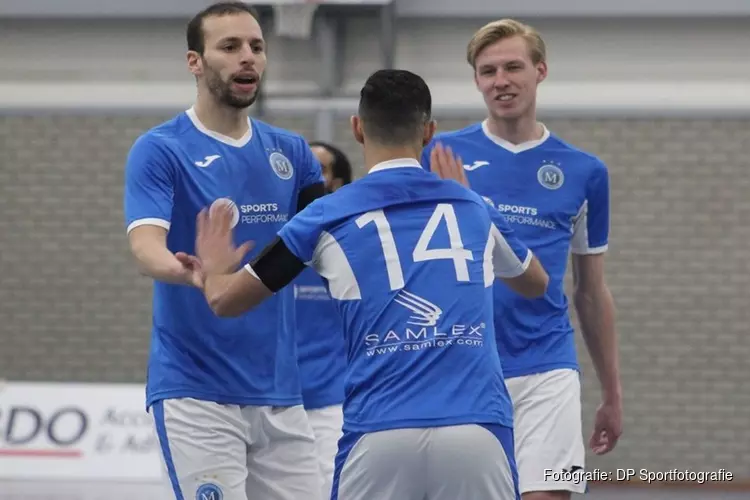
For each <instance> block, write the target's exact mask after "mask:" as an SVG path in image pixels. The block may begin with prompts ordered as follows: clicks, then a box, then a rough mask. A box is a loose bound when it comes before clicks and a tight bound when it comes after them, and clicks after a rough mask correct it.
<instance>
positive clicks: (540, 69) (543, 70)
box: [536, 61, 547, 83]
mask: <svg viewBox="0 0 750 500" xmlns="http://www.w3.org/2000/svg"><path fill="white" fill-rule="evenodd" d="M546 78H547V63H546V62H544V61H542V62H540V63H539V64H537V65H536V83H542V82H543V81H544V80H545V79H546Z"/></svg>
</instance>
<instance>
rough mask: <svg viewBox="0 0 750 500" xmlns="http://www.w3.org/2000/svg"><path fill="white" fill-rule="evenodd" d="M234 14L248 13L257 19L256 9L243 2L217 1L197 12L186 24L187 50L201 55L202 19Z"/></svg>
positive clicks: (204, 41)
mask: <svg viewBox="0 0 750 500" xmlns="http://www.w3.org/2000/svg"><path fill="white" fill-rule="evenodd" d="M236 14H250V15H251V16H253V17H254V18H255V19H256V20H257V19H258V13H257V11H256V10H255V9H254V8H253V7H251V6H250V5H248V4H246V3H244V2H218V3H215V4H212V5H209V6H208V7H206V8H205V9H203V10H202V11H200V12H198V13H197V14H196V15H195V16H193V18H192V19H191V20H190V22H189V23H188V25H187V33H186V35H187V47H188V50H192V51H195V52H197V53H199V54H201V55H202V54H203V51H204V50H205V49H206V39H205V37H204V34H203V20H204V19H206V18H207V17H220V16H231V15H236Z"/></svg>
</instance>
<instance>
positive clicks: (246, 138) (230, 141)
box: [185, 107, 253, 148]
mask: <svg viewBox="0 0 750 500" xmlns="http://www.w3.org/2000/svg"><path fill="white" fill-rule="evenodd" d="M185 113H187V116H188V118H190V121H191V122H193V125H194V126H195V128H197V129H198V130H200V131H201V132H202V133H204V134H206V135H207V136H209V137H212V138H214V139H216V140H217V141H219V142H223V143H224V144H226V145H228V146H234V147H236V148H241V147H243V146H245V145H246V144H247V143H248V142H250V139H252V137H253V124H252V122H251V121H250V117H249V116H248V118H247V125H248V128H247V132H245V135H243V136H242V137H240V138H239V139H234V138H232V137H229V136H226V135H224V134H220V133H218V132H214V131H213V130H209V129H207V128H206V126H205V125H203V124H202V123H201V121H200V120H199V119H198V115H196V114H195V108H193V107H191V108H190V109H188V110H187V111H185Z"/></svg>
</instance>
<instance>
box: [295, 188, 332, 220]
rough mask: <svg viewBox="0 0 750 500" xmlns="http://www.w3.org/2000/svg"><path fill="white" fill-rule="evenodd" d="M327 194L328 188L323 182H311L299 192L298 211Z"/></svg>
mask: <svg viewBox="0 0 750 500" xmlns="http://www.w3.org/2000/svg"><path fill="white" fill-rule="evenodd" d="M325 194H326V188H325V186H324V185H323V183H322V182H318V183H317V184H310V185H309V186H307V187H306V188H305V189H303V190H302V191H300V192H299V196H298V197H297V213H299V212H301V211H302V210H303V209H304V208H305V207H306V206H307V205H309V204H310V203H312V202H313V201H315V200H317V199H318V198H320V197H321V196H323V195H325Z"/></svg>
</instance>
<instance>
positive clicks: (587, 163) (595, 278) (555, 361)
mask: <svg viewBox="0 0 750 500" xmlns="http://www.w3.org/2000/svg"><path fill="white" fill-rule="evenodd" d="M467 60H468V63H469V64H470V65H471V67H472V68H473V71H474V81H475V83H476V86H477V89H478V90H479V91H480V92H481V94H482V96H483V98H484V102H485V105H486V107H487V119H486V120H484V121H483V122H481V123H477V124H474V125H471V126H469V127H467V128H465V129H462V130H458V131H454V132H448V133H443V134H439V135H438V136H436V137H435V139H434V140H433V142H432V144H431V146H430V147H428V148H427V150H426V151H425V153H424V155H423V162H422V163H423V165H425V167H426V166H427V165H428V164H430V163H433V164H434V163H435V156H434V152H435V151H436V150H435V148H434V146H435V145H436V144H439V143H442V145H443V146H445V147H447V148H450V149H451V150H452V152H453V153H454V154H456V155H458V156H460V157H461V158H462V159H463V163H464V169H465V171H466V172H465V173H466V176H465V177H466V179H467V180H465V181H464V182H466V183H468V185H469V186H470V187H471V188H472V189H473V190H475V191H477V192H478V193H479V194H481V195H482V196H483V197H484V198H485V200H486V201H488V202H491V203H492V204H493V205H494V206H495V207H496V208H497V209H498V210H499V211H500V212H501V213H503V214H504V215H505V217H506V220H507V221H508V222H509V223H510V226H511V227H512V228H513V230H514V231H516V232H517V234H518V235H519V237H520V238H521V239H522V240H523V241H524V242H525V243H526V244H528V245H529V247H530V248H531V249H532V251H533V252H534V253H535V254H536V255H538V256H539V259H540V261H541V262H542V264H543V266H544V267H545V269H547V271H548V272H549V275H550V285H549V288H548V291H547V293H546V294H545V296H544V297H542V298H538V299H531V300H530V299H525V298H523V297H521V296H519V295H518V294H515V293H513V292H512V291H511V290H510V289H509V288H508V287H507V286H505V285H504V284H503V283H501V282H499V281H498V282H496V283H495V290H494V299H495V329H496V335H497V344H498V350H499V354H500V358H501V360H502V365H503V372H504V374H505V376H506V380H507V384H508V389H509V391H510V394H511V397H512V399H513V406H514V412H515V418H514V426H515V449H516V460H517V463H518V471H519V482H520V490H521V493H522V494H523V498H524V499H525V500H564V499H568V498H570V496H571V492H576V493H583V492H584V491H585V489H586V481H585V475H584V474H583V473H584V472H585V463H584V459H585V448H584V443H583V436H582V429H581V385H580V380H579V365H578V361H577V357H576V349H575V340H574V331H573V326H572V324H571V321H570V319H569V314H568V300H567V297H566V296H565V293H564V288H563V278H564V275H565V272H566V267H567V262H568V256H569V254H570V253H571V252H572V255H573V257H572V266H573V277H574V284H575V291H574V294H573V303H574V305H575V307H576V310H577V312H578V317H579V319H580V325H581V333H582V335H583V337H584V340H585V342H586V346H587V347H588V351H589V354H590V355H591V358H592V360H593V363H594V367H595V369H596V374H597V377H598V379H599V383H600V385H601V394H602V402H601V405H600V406H599V409H598V410H597V412H596V419H595V426H594V432H593V434H592V436H591V438H590V440H589V446H590V448H591V449H592V450H593V452H594V453H597V454H604V453H607V452H609V451H610V450H612V448H614V446H615V444H616V443H617V439H618V438H619V436H620V434H621V432H622V396H621V388H620V375H619V367H618V354H617V339H616V332H615V319H614V318H615V307H614V302H613V299H612V295H611V294H610V291H609V289H608V288H607V285H606V283H605V279H604V254H605V252H606V250H607V246H608V241H609V175H608V171H607V168H606V166H605V165H604V164H603V163H602V162H601V161H600V160H599V159H598V158H596V157H595V156H593V155H591V154H589V153H586V152H584V151H581V150H579V149H577V148H575V147H574V146H572V145H570V144H568V143H566V142H565V141H563V140H562V139H560V138H559V137H557V136H556V135H554V134H552V133H551V132H550V131H549V130H548V129H547V128H546V127H545V126H544V124H543V123H540V122H539V121H537V116H536V99H537V87H538V86H539V85H540V84H541V83H542V82H543V81H544V80H545V78H546V77H547V57H546V47H545V44H544V41H543V40H542V37H541V36H540V35H539V33H538V32H537V31H536V30H535V29H534V28H532V27H530V26H527V25H524V24H522V23H519V22H517V21H514V20H511V19H503V20H499V21H494V22H491V23H489V24H487V25H485V26H483V27H482V28H480V29H479V30H478V31H477V32H476V33H475V34H474V36H473V37H472V39H471V41H470V42H469V44H468V47H467ZM431 155H432V156H433V161H432V162H431V161H430V159H431ZM433 168H434V165H433ZM436 170H439V169H436ZM457 180H460V179H457Z"/></svg>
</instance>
